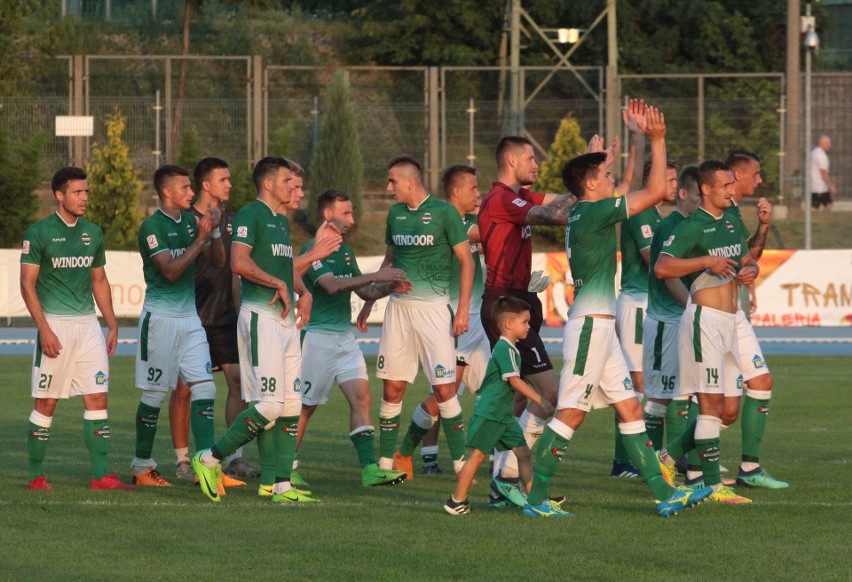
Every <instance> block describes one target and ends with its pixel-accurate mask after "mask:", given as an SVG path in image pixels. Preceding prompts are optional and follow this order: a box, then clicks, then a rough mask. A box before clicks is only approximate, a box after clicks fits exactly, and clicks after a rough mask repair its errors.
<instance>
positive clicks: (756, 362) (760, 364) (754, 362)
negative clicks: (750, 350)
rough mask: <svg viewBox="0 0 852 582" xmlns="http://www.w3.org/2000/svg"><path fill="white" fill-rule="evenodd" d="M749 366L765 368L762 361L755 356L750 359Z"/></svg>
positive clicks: (764, 363)
mask: <svg viewBox="0 0 852 582" xmlns="http://www.w3.org/2000/svg"><path fill="white" fill-rule="evenodd" d="M751 365H752V366H754V367H755V368H758V369H760V368H765V367H766V362H764V361H763V358H761V357H760V356H758V355H756V354H755V356H754V357H753V358H752V359H751Z"/></svg>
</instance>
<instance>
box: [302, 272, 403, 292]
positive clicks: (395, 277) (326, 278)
mask: <svg viewBox="0 0 852 582" xmlns="http://www.w3.org/2000/svg"><path fill="white" fill-rule="evenodd" d="M404 280H405V271H403V270H401V269H397V268H394V267H385V268H384V269H379V270H378V271H376V272H375V273H368V274H366V275H361V276H359V277H341V278H337V277H335V276H334V275H332V274H331V273H326V274H325V275H323V276H322V277H320V278H319V279H317V285H319V286H320V287H322V289H323V291H325V292H326V293H328V294H329V295H338V294H340V293H349V292H350V291H355V292H356V293H357V292H358V291H360V290H362V289H364V288H365V287H370V286H377V285H376V284H377V283H382V284H386V283H394V282H397V281H404ZM382 287H386V285H382ZM387 287H388V288H390V286H389V285H387ZM358 295H359V296H360V295H361V294H360V293H358ZM380 297H384V295H381V296H380Z"/></svg>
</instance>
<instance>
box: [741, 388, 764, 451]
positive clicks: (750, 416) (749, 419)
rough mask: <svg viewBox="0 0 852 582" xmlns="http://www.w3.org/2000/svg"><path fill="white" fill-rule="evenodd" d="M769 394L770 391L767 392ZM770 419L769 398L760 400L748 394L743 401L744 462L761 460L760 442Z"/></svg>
mask: <svg viewBox="0 0 852 582" xmlns="http://www.w3.org/2000/svg"><path fill="white" fill-rule="evenodd" d="M767 394H769V392H767ZM768 420H769V399H766V400H758V399H757V398H752V397H751V396H749V395H748V394H746V397H745V402H744V403H743V420H742V427H743V462H744V463H758V462H760V442H761V441H762V440H763V435H764V434H765V433H766V422H767V421H768Z"/></svg>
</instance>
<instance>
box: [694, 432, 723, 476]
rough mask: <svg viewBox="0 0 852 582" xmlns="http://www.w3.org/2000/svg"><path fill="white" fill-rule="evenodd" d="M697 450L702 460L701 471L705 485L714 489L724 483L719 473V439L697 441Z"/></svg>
mask: <svg viewBox="0 0 852 582" xmlns="http://www.w3.org/2000/svg"><path fill="white" fill-rule="evenodd" d="M695 448H696V450H697V451H698V457H699V459H701V470H702V471H703V472H704V485H705V486H706V487H712V486H714V485H719V484H720V483H722V475H721V473H719V437H716V438H712V439H695Z"/></svg>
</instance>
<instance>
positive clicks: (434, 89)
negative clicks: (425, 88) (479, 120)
mask: <svg viewBox="0 0 852 582" xmlns="http://www.w3.org/2000/svg"><path fill="white" fill-rule="evenodd" d="M438 120H439V114H438V67H429V163H428V164H427V167H428V168H429V188H430V189H431V190H433V191H436V190H437V189H438V184H439V183H440V181H439V179H438V174H439V160H438V149H439V147H440V141H439V138H440V136H439V135H438V129H439V128H438Z"/></svg>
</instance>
